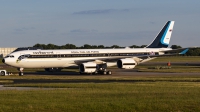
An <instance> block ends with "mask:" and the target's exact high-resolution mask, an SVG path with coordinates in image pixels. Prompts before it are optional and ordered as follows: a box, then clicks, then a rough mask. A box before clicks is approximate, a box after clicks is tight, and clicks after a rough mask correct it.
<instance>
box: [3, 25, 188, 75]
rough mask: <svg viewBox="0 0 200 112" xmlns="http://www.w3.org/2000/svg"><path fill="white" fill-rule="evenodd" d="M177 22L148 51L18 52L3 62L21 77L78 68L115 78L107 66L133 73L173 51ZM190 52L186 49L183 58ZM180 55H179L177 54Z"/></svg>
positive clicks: (66, 50) (74, 50) (166, 27)
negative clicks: (31, 72) (37, 70)
mask: <svg viewBox="0 0 200 112" xmlns="http://www.w3.org/2000/svg"><path fill="white" fill-rule="evenodd" d="M173 26H174V21H168V22H167V23H166V24H165V25H164V27H163V28H162V30H161V31H160V32H159V33H158V35H157V36H156V37H155V39H154V40H153V41H152V42H151V43H150V44H149V45H148V46H146V47H145V48H119V49H115V48H113V49H64V50H54V49H53V50H41V49H37V50H21V51H20V50H19V51H16V52H12V53H10V54H9V55H7V56H6V57H4V58H3V60H2V62H3V63H5V64H7V65H10V66H13V67H16V68H18V70H19V75H20V76H22V75H23V70H24V68H44V69H45V70H46V71H51V70H60V69H62V68H66V67H70V66H78V67H79V72H80V73H93V74H110V75H111V74H112V71H108V70H107V67H108V66H114V65H117V67H118V68H123V69H133V68H135V66H137V65H138V64H140V63H143V62H147V61H149V60H152V59H154V58H155V57H159V56H166V55H174V54H175V53H172V54H166V53H169V52H171V51H174V50H172V49H171V48H168V45H169V42H170V38H171V34H172V30H173ZM187 50H188V49H184V51H182V52H181V53H178V54H184V53H186V52H187ZM176 54H177V53H176Z"/></svg>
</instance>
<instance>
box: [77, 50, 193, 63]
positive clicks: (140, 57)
mask: <svg viewBox="0 0 200 112" xmlns="http://www.w3.org/2000/svg"><path fill="white" fill-rule="evenodd" d="M188 50H189V48H182V49H176V50H172V51H171V50H169V51H166V52H167V54H162V55H159V54H158V55H155V54H146V55H135V56H107V57H103V58H95V59H84V60H76V61H75V63H76V64H78V65H79V64H82V63H86V62H95V63H96V64H103V63H105V62H116V61H117V60H119V59H123V58H133V59H134V60H136V61H137V63H140V62H142V61H143V60H144V59H150V58H155V57H161V56H173V55H180V54H185V53H186V52H187V51H188ZM177 51H181V52H178V53H177ZM175 52H176V53H175ZM145 62H146V61H145Z"/></svg>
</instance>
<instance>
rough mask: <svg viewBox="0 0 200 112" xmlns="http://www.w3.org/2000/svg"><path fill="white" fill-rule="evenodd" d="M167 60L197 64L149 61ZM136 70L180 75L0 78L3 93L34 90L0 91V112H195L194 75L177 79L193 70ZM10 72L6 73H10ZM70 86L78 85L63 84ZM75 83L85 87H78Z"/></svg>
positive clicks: (199, 80)
mask: <svg viewBox="0 0 200 112" xmlns="http://www.w3.org/2000/svg"><path fill="white" fill-rule="evenodd" d="M169 59H170V60H174V61H176V60H177V59H180V60H183V61H184V62H188V61H190V62H198V60H199V59H200V58H199V57H170V58H168V57H167V58H165V57H163V58H157V59H155V60H153V61H155V62H168V60H169ZM180 60H179V61H180ZM195 60H196V61H195ZM171 62H173V61H171ZM137 67H138V69H139V70H140V71H142V72H152V71H153V72H161V73H162V72H168V73H169V72H176V73H177V72H179V73H180V74H179V75H173V74H171V75H153V74H152V75H142V76H120V77H119V76H93V75H92V76H90V75H88V76H86V75H83V76H77V75H75V76H68V75H62V76H51V75H49V76H48V75H29V76H26V75H25V76H22V77H19V76H5V77H3V76H2V77H0V84H3V85H4V86H5V87H34V88H38V89H33V90H32V89H28V90H27V89H24V90H18V89H14V90H0V105H1V106H0V112H1V111H2V112H4V111H6V112H13V111H20V112H27V111H29V112H35V111H48V112H55V111H56V112H60V111H69V112H77V111H81V112H88V111H92V112H108V111H116V112H127V111H128V112H133V111H139V112H140V111H142V112H144V111H145V112H150V111H156V112H163V111H165V112H171V111H177V112H182V111H195V112H198V111H200V107H199V104H200V97H199V94H200V75H198V74H196V75H194V74H191V75H184V74H182V73H185V72H188V73H191V72H195V73H198V72H200V69H199V67H198V66H180V65H177V66H173V65H172V66H171V67H172V68H171V69H148V67H155V66H152V65H151V66H149V65H139V66H137ZM12 69H13V68H10V70H12ZM40 70H42V69H28V71H29V72H34V71H40ZM17 79H22V80H28V81H30V82H31V81H33V80H44V81H52V80H60V81H66V82H64V83H21V84H15V83H14V81H15V80H17ZM72 80H76V81H78V82H77V83H69V81H72ZM79 81H80V82H79ZM81 81H86V82H85V83H82V82H81ZM105 81H107V82H105ZM44 88H45V89H44Z"/></svg>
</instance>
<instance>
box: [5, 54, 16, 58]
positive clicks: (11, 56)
mask: <svg viewBox="0 0 200 112" xmlns="http://www.w3.org/2000/svg"><path fill="white" fill-rule="evenodd" d="M5 58H14V56H13V55H7V56H6V57H5Z"/></svg>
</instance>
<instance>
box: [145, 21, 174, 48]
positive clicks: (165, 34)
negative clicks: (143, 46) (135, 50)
mask: <svg viewBox="0 0 200 112" xmlns="http://www.w3.org/2000/svg"><path fill="white" fill-rule="evenodd" d="M173 26H174V21H168V22H167V23H166V24H165V26H164V27H163V29H162V30H161V31H160V33H159V34H158V35H157V36H156V38H155V39H154V40H153V42H151V44H149V45H148V46H147V48H167V47H168V45H169V42H170V38H171V34H172V30H173Z"/></svg>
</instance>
